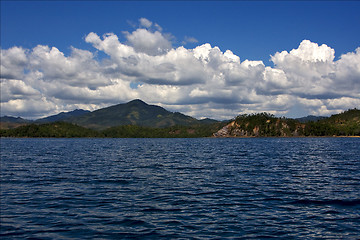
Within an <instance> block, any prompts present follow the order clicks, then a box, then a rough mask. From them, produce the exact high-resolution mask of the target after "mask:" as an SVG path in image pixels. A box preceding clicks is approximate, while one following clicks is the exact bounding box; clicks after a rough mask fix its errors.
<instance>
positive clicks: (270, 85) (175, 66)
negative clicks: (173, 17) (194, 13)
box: [1, 18, 360, 119]
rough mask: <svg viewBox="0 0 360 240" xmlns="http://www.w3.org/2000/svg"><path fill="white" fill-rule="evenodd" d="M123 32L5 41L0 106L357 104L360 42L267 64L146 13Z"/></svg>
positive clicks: (227, 111) (223, 110)
mask: <svg viewBox="0 0 360 240" xmlns="http://www.w3.org/2000/svg"><path fill="white" fill-rule="evenodd" d="M122 34H123V36H124V37H125V39H126V41H124V42H121V41H120V40H119V37H118V36H117V35H116V34H114V33H108V34H105V35H103V36H99V35H98V34H97V33H94V32H91V33H89V34H88V35H87V36H86V37H85V41H86V42H87V43H88V44H90V45H91V46H92V47H93V48H94V50H93V51H89V50H82V49H77V48H74V47H72V48H71V53H70V54H69V55H68V56H66V55H65V54H64V53H63V52H61V51H60V50H59V49H57V48H56V47H50V46H43V45H38V46H36V47H34V48H33V49H24V48H22V47H17V46H14V47H12V48H9V49H1V115H12V116H22V117H28V118H37V117H41V116H44V115H50V114H55V113H58V112H60V111H69V110H73V109H76V108H82V109H89V110H95V109H98V108H101V107H105V106H109V105H112V104H118V103H123V102H127V101H130V100H132V99H136V98H139V99H142V100H144V101H146V102H148V103H151V104H158V105H161V106H163V107H165V108H167V109H169V110H172V111H180V112H183V113H185V114H188V115H191V116H194V117H197V118H202V117H210V118H215V119H230V118H232V117H234V116H236V115H238V114H241V113H252V112H263V111H266V112H270V113H273V114H276V115H296V114H300V115H305V114H314V115H329V114H332V113H337V112H340V111H343V110H346V109H348V108H354V107H358V106H360V48H357V49H355V51H354V52H349V53H346V54H343V55H341V57H340V58H339V59H338V60H335V51H334V49H332V48H330V47H329V46H327V45H325V44H322V45H320V46H319V45H318V44H317V43H314V42H311V41H309V40H303V41H302V42H300V44H299V47H298V48H296V49H293V50H291V51H290V52H287V51H282V52H276V53H274V55H272V56H270V57H271V61H272V62H273V64H274V66H265V64H264V63H263V62H262V61H252V60H248V59H245V60H240V58H239V57H238V56H236V55H235V54H234V53H233V52H231V51H230V50H226V51H222V50H220V49H219V48H218V47H216V46H211V45H210V44H209V43H206V44H202V45H199V46H197V47H195V48H192V49H188V48H185V47H184V46H180V47H174V46H173V43H172V39H173V37H172V35H171V34H165V33H163V31H162V28H161V27H160V26H159V25H158V24H156V23H153V22H151V21H150V20H148V19H145V18H141V19H140V20H139V27H138V28H137V29H136V30H134V31H133V32H122ZM185 39H186V42H192V43H196V42H197V40H196V39H195V38H193V37H186V38H185ZM184 42H185V41H184ZM184 42H183V43H184ZM99 52H102V53H104V55H105V56H106V57H103V58H100V57H98V53H99ZM300 115H299V116H300Z"/></svg>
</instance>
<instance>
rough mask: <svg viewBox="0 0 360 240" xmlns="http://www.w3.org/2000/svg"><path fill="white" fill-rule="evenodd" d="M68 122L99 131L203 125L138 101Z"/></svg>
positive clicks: (189, 118) (98, 111)
mask: <svg viewBox="0 0 360 240" xmlns="http://www.w3.org/2000/svg"><path fill="white" fill-rule="evenodd" d="M67 121H69V122H71V123H75V124H78V125H80V126H83V127H88V128H92V129H97V130H104V129H106V128H109V127H115V126H122V125H138V126H146V127H154V128H164V127H170V126H175V125H182V126H189V125H194V124H199V123H201V122H200V121H199V120H197V119H195V118H193V117H190V116H186V115H184V114H182V113H178V112H176V113H173V112H169V111H167V110H166V109H164V108H162V107H160V106H156V105H149V104H147V103H145V102H143V101H141V100H138V99H137V100H133V101H131V102H128V103H124V104H118V105H114V106H110V107H107V108H102V109H99V110H96V111H94V112H91V113H88V114H84V115H82V116H80V117H76V118H70V119H69V120H67Z"/></svg>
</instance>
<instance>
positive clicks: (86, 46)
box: [1, 1, 360, 118]
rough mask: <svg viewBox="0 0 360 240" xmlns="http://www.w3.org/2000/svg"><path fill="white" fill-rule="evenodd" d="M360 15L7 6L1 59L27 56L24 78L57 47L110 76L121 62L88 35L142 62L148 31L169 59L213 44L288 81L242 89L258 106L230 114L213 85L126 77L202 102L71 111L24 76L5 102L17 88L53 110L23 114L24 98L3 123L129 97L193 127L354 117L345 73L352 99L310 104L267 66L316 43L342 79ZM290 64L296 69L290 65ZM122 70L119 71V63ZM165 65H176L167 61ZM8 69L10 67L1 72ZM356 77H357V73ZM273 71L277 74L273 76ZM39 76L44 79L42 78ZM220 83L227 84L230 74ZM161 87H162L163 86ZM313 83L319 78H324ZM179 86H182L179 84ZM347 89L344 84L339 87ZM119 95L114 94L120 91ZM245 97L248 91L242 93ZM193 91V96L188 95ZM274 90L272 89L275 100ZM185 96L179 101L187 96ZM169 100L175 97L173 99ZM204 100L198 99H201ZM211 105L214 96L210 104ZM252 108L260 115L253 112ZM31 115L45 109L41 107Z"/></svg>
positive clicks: (258, 8) (343, 9) (238, 4)
mask: <svg viewBox="0 0 360 240" xmlns="http://www.w3.org/2000/svg"><path fill="white" fill-rule="evenodd" d="M359 10H360V2H358V1H349V2H344V1H318V2H317V1H298V2H291V1H195V2H193V1H175V2H174V1H171V2H170V1H157V2H155V1H139V2H136V1H135V2H134V1H55V2H53V1H1V49H3V50H9V49H12V48H13V47H15V46H16V47H18V48H21V49H22V50H24V53H25V55H26V59H27V60H24V61H25V62H27V67H24V70H23V71H24V72H33V73H35V72H36V71H40V70H39V69H40V68H43V66H41V67H39V66H37V68H36V69H35V68H33V64H30V65H31V67H29V63H30V61H31V59H33V58H31V56H30V55H31V54H33V53H34V52H35V51H34V48H36V47H37V46H38V45H42V46H48V47H49V48H50V49H51V48H52V47H55V48H56V49H58V50H59V51H60V52H61V53H63V54H64V56H65V57H70V56H71V54H72V53H73V52H74V51H73V48H76V49H81V50H85V51H89V52H91V53H92V54H94V56H93V57H92V59H93V60H96V64H102V66H103V67H104V64H105V63H104V61H103V60H104V59H106V58H109V59H111V60H114V59H116V58H117V57H119V56H117V57H116V56H112V55H111V54H110V53H111V50H107V51H108V52H106V51H105V50H103V48H102V47H98V48H97V47H95V45H96V44H95V43H94V42H93V41H91V40H88V41H86V38H87V37H88V36H89V33H95V34H97V35H98V36H99V37H100V38H102V37H103V35H104V34H107V33H113V34H114V35H116V36H117V37H118V41H119V42H120V43H122V44H125V45H129V46H132V47H134V49H135V52H140V50H139V49H140V48H136V46H135V44H136V43H135V42H134V41H135V40H134V38H131V37H130V35H132V34H133V36H134V37H135V32H136V30H137V29H141V28H143V29H146V31H148V32H149V33H152V34H155V32H159V34H161V37H163V38H164V39H163V40H164V41H165V40H166V41H168V42H167V43H166V44H171V47H168V48H166V49H165V50H164V52H162V53H163V54H164V53H165V52H168V51H169V50H170V49H177V48H178V47H179V46H182V45H183V46H184V47H185V49H187V50H189V51H190V50H191V49H195V48H196V47H199V46H202V45H204V44H207V43H209V44H210V45H211V48H214V47H216V46H217V47H218V48H219V50H220V51H221V52H222V53H225V51H226V50H230V51H231V52H232V53H233V54H234V55H236V56H238V57H239V58H240V62H241V63H242V62H243V61H245V60H246V59H248V60H250V61H262V63H263V69H262V70H261V71H262V72H261V76H263V75H264V71H265V68H266V67H271V68H276V69H278V70H281V71H285V72H284V73H285V75H286V77H287V81H288V82H286V83H285V82H282V83H281V84H282V85H281V84H280V85H281V86H280V85H279V83H277V84H278V85H276V83H275V82H273V83H271V84H270V82H269V79H267V80H266V81H268V82H266V84H265V82H259V85H261V84H263V85H264V86H263V87H262V89H260V88H258V89H249V87H248V85H246V84H245V85H246V86H245V85H244V87H246V88H248V91H247V94H249V93H250V92H254V91H255V92H256V95H257V96H254V98H253V99H247V100H245V99H239V100H237V101H234V103H231V104H229V100H225V99H222V98H221V97H218V96H216V94H214V93H213V92H211V91H210V90H209V89H210V88H212V87H214V85H213V84H212V85H206V83H205V82H202V80H199V79H196V80H194V82H191V83H190V82H189V81H190V80H189V79H187V78H186V77H184V79H178V80H179V81H180V82H177V83H176V84H174V83H173V82H172V83H169V82H167V79H165V80H161V81H158V82H156V83H155V82H154V80H153V79H154V76H151V77H150V76H148V77H147V78H146V77H144V78H134V77H133V76H130V75H129V74H126V73H124V72H119V75H118V76H121V77H119V78H121V79H120V80H121V81H126V85H131V86H134V85H137V84H140V85H141V86H145V87H147V86H148V85H149V88H150V87H156V88H157V89H158V88H162V91H166V90H165V88H168V87H171V86H174V85H176V86H187V87H189V89H187V90H186V91H187V94H188V95H189V94H190V93H191V92H192V95H193V96H195V95H196V96H197V98H194V99H193V101H188V102H187V101H185V100H184V99H183V97H179V98H178V100H179V102H177V103H175V102H174V101H172V100H170V99H166V98H167V96H165V95H166V94H163V95H161V94H160V93H159V95H158V96H162V97H163V98H164V99H162V98H155V97H149V96H146V95H142V93H140V92H137V93H134V94H133V95H128V96H126V97H125V96H123V97H119V98H116V99H115V100H114V101H109V100H108V99H104V98H99V100H98V101H90V100H89V99H86V100H83V101H82V100H80V99H78V100H75V98H74V101H72V102H71V101H69V98H71V97H68V99H62V98H61V97H57V96H54V95H52V94H50V93H48V92H47V93H45V92H46V91H47V90H48V89H49V86H47V87H45V86H42V89H40V88H39V87H37V86H35V85H31V84H35V83H34V80H33V79H32V80H29V79H30V75H26V76H25V75H23V76H17V77H16V78H14V79H12V80H11V79H10V80H11V81H12V82H11V84H10V82H6V80H4V79H8V78H7V77H2V79H3V80H2V85H3V84H4V86H5V84H8V83H9V84H10V85H11V86H12V88H11V87H9V89H10V90H8V91H7V92H6V93H4V94H8V95H11V94H12V92H11V89H13V88H14V86H13V85H14V84H18V85H19V84H20V85H21V84H24V86H25V85H26V86H28V87H31V88H32V89H31V91H30V90H29V89H28V90H29V91H30V92H32V93H33V94H35V92H36V91H37V92H38V94H40V95H41V97H40V96H38V97H39V99H41V98H42V99H44V98H45V100H43V101H45V102H47V103H48V102H51V104H50V103H49V105H46V104H45V103H44V104H45V105H46V107H45V108H46V109H47V110H46V111H45V110H44V111H41V110H40V109H33V110H32V107H31V106H30V105H29V106H25V105H24V104H23V105H21V104H20V103H19V101H20V100H24V101H25V98H26V97H25V96H24V98H21V96H19V97H17V98H11V97H10V96H9V97H7V98H4V99H2V108H3V109H4V110H2V113H1V114H2V115H4V114H12V115H15V114H18V115H20V116H27V117H33V118H34V117H37V116H40V115H46V114H50V113H55V112H56V111H66V110H71V109H72V108H74V107H85V108H88V109H96V108H99V107H103V106H106V105H109V104H113V103H116V102H121V101H127V100H131V99H130V98H131V97H132V96H137V97H139V98H142V99H143V100H145V101H148V102H150V103H154V104H160V105H162V106H164V107H166V108H168V109H170V110H174V111H175V110H176V111H177V110H178V111H182V112H185V113H187V114H190V115H193V116H195V117H214V118H226V117H229V116H231V115H237V114H239V113H244V112H258V111H269V112H273V113H275V114H277V115H287V116H300V115H302V114H305V115H306V114H325V115H326V114H331V113H336V112H339V111H341V110H346V108H348V107H355V106H354V105H356V104H357V103H358V99H359V95H358V93H356V92H354V91H358V88H357V87H358V84H359V81H360V80H359V79H358V76H357V75H356V74H355V75H354V74H353V73H347V74H348V75H349V74H350V75H351V77H350V78H351V81H352V82H350V83H349V84H350V85H354V86H355V87H353V89H352V91H353V92H346V91H345V90H344V92H343V93H339V94H338V93H336V92H335V90H334V91H329V92H324V89H319V90H317V91H314V93H311V94H310V95H311V96H308V95H309V94H308V93H306V92H304V93H303V94H300V93H299V91H308V90H307V89H299V86H297V87H296V86H293V85H292V88H291V91H290V90H289V92H286V91H285V87H289V88H290V85H291V84H290V82H291V83H293V82H294V81H300V80H298V79H299V77H294V78H293V79H292V78H291V77H292V76H293V75H294V73H293V72H289V70H288V69H289V67H285V63H280V62H279V61H280V60H281V61H283V60H284V59H280V55H279V59H278V60H276V59H274V61H277V63H278V64H277V66H275V65H276V64H275V63H274V61H273V60H270V58H271V55H272V56H275V54H276V53H281V52H282V51H287V52H288V53H290V51H291V50H293V49H298V48H299V47H300V43H302V41H303V40H309V41H310V42H311V43H313V44H317V46H318V47H319V49H317V50H316V51H318V50H319V51H320V52H321V51H323V50H324V49H325V48H323V50H320V46H322V45H323V44H325V45H326V46H327V47H328V49H327V50H329V51H330V49H332V50H334V59H331V57H330V58H329V59H330V60H331V61H332V63H333V65H334V66H332V67H333V68H334V69H336V71H337V70H338V69H340V67H339V66H338V65H341V64H340V62H339V61H338V60H340V56H341V55H343V54H348V53H351V52H352V53H355V51H356V49H357V48H358V47H359V46H360V31H359V30H358V28H359V27H358V26H359V24H360V14H358V13H359ZM140 19H146V20H147V21H149V22H151V23H152V25H151V27H149V28H147V27H145V26H144V25H141V22H140ZM157 26H159V27H157ZM125 32H127V33H128V34H126V33H125ZM139 34H140V33H139ZM136 36H140V35H136ZM154 36H155V35H154ZM102 39H104V38H102ZM131 39H133V40H131ZM185 39H188V40H189V39H192V40H193V41H185V42H184V40H185ZM195 40H196V41H195ZM163 43H164V42H163ZM138 44H140V43H138ZM164 44H165V43H164ZM166 44H165V45H166ZM305 45H306V44H305V43H304V45H303V48H302V49H303V50H304V49H305V48H306V46H307V47H309V48H312V49H313V47H312V46H313V45H311V44H307V45H306V46H305ZM162 46H163V45H162ZM314 46H315V45H314ZM142 47H144V46H142ZM147 47H150V46H147ZM14 51H15V50H14ZM49 51H50V50H49ZM304 51H305V50H304ZM109 52H110V53H109ZM330 52H331V51H330ZM318 53H319V52H317V54H318ZM307 54H308V53H307ZM5 55H6V56H5ZM289 55H290V54H289ZM295 55H296V54H295ZM315 55H316V54H315ZM315 55H314V56H315ZM330 55H331V54H330ZM9 56H10V52H9V53H5V52H4V56H2V58H4V59H5V57H8V58H7V59H9V63H8V64H9V66H10V65H11V64H13V65H14V64H15V62H10V60H11V58H10V57H9ZM296 56H299V55H296ZM301 56H303V55H301ZM135 57H136V58H137V57H139V56H135ZM355 57H357V55H356V56H355ZM303 59H304V58H303ZM324 59H325V58H324ZM324 59H322V60H324ZM356 59H357V58H356ZM312 60H314V61H315V60H316V61H317V60H318V58H317V57H315V58H314V59H312ZM287 61H288V63H289V64H290V62H289V61H290V60H287ZM324 61H325V60H324ZM44 64H45V63H44ZM59 64H60V63H59ZM94 64H95V63H94ZM107 64H108V63H107ZM116 64H120V63H119V62H116ZM161 64H164V62H161ZM166 64H168V65H169V64H173V63H171V61H170V60H168V61H167V62H166ZM13 65H11V66H13ZM280 65H281V67H280ZM9 66H7V69H10V68H11V67H9ZM341 66H342V65H341ZM5 67H6V66H5V65H4V69H5ZM354 67H355V72H356V68H357V65H355V66H354ZM179 68H180V67H179V66H176V69H179ZM276 69H275V70H274V71H272V70H273V69H271V71H272V72H271V74H272V75H271V76H273V74H274V72H276V71H277V70H276ZM311 69H313V68H311ZM334 69H333V70H331V71H330V72H326V73H323V74H322V75H328V76H330V75H331V74H332V72H334V71H335V70H334ZM341 69H342V68H341ZM212 70H214V69H212ZM259 71H260V70H259ZM269 71H270V69H268V72H269ZM40 72H42V73H45V71H44V70H43V69H42V70H41V71H40ZM206 72H208V70H206ZM281 74H282V73H281ZM50 75H51V74H46V73H45V74H44V76H42V78H41V79H40V80H41V81H43V82H49V81H48V79H50V78H49V77H48V78H47V77H46V76H50ZM123 75H126V76H123ZM180 75H181V74H180ZM220 75H221V76H222V75H224V73H221V74H220ZM220 75H219V76H220ZM343 75H344V74H343V73H341V74H340V73H338V74H337V76H343ZM51 76H52V75H51ZM181 76H182V75H181ZM269 76H270V75H269ZM156 77H157V78H159V76H156ZM192 77H193V78H196V77H194V76H192ZM312 77H317V75H316V76H315V75H314V76H312ZM101 78H102V79H103V78H109V76H108V75H106V76H105V75H104V76H102V77H101ZM112 78H113V77H112ZM160 78H161V77H160ZM15 80H16V81H22V82H23V83H20V82H15ZM120 80H119V81H120ZM182 80H183V82H181V81H182ZM79 81H80V80H79ZM79 81H78V82H79ZM204 81H206V80H204ZM224 81H228V83H227V84H225V85H223V86H222V87H221V88H222V89H223V90H224V92H226V90H227V89H230V85H229V84H230V82H231V81H230V80H229V79H225V80H224ZM248 81H250V82H251V81H252V80H250V79H248ZM274 81H275V80H274ZM329 81H335V80H334V79H333V78H331V77H329V79H323V80H322V82H321V83H324V86H323V88H326V86H327V85H326V84H329V83H328V82H329ZM336 81H337V82H336V84H340V82H341V81H343V80H341V81H340V80H339V79H336ZM159 82H161V84H159ZM200 82H202V83H204V85H203V86H205V85H206V86H207V87H203V86H201V85H199V83H200ZM241 82H244V81H241ZM56 83H58V82H56ZM108 84H110V83H108ZM196 84H198V85H196ZM233 84H239V82H237V83H235V82H234V81H233ZM342 84H344V83H343V82H342ZM18 85H17V86H18ZM105 85H106V84H105V83H104V84H98V85H96V86H95V85H94V86H92V85H91V86H89V85H86V84H82V83H81V84H80V83H78V84H72V85H71V87H84V88H87V89H90V90H94V89H95V90H96V89H98V88H100V87H105ZM120 85H121V84H120ZM120 85H117V86H118V87H120ZM265 85H266V86H265ZM21 86H23V85H21ZM106 86H109V85H106ZM121 86H122V85H121ZM279 86H280V87H279ZM145 87H144V88H145ZM238 87H241V86H240V85H238ZM191 88H192V91H190V89H191ZM264 88H266V89H264ZM269 88H274V89H270V90H269ZM275 88H276V89H275ZM64 89H65V87H64ZM134 90H136V89H134ZM182 90H183V89H181V90H179V91H182ZM195 90H196V91H195ZM197 90H198V91H197ZM4 91H5V90H4ZM24 91H25V90H24ZM74 91H75V90H74ZM124 91H126V90H124ZM149 91H150V90H149ZM151 91H152V90H151ZM184 91H185V90H184ZM186 91H185V92H186ZM230 91H231V93H229V96H230V97H231V96H233V95H236V91H239V89H230ZM25 92H26V91H25ZM185 92H182V93H176V94H179V95H181V94H184V95H186V93H185ZM205 92H206V94H205ZM200 93H201V94H200ZM49 94H50V95H49ZM94 94H95V93H94ZM168 94H169V96H171V94H170V93H168ZM243 94H245V92H244V93H243ZM12 95H14V94H12ZM20 95H21V94H20ZM25 95H26V94H25ZM59 95H61V94H59ZM65 95H66V94H65ZM95 95H96V94H95ZM200 95H201V97H199V96H200ZM205 95H206V96H207V98H206V99H205V97H204V96H205ZM260 95H261V96H267V98H264V99H263V101H266V102H269V101H271V103H273V105H274V107H271V106H272V104H267V105H261V104H260V105H259V104H258V103H259V102H261V101H262V100H261V97H259V96H260ZM285 95H288V97H285ZM335 95H336V96H335ZM274 96H276V97H278V99H275V98H274ZM270 98H271V100H270ZM297 98H299V99H297ZM345 98H346V99H345ZM349 98H350V99H349ZM281 99H282V100H281ZM314 100H319V101H320V102H322V103H320V102H317V103H316V102H314ZM335 100H337V101H338V102H337V103H336V104H335V103H334V101H335ZM11 101H12V102H11ZM196 101H198V102H196ZM281 101H292V102H293V104H290V105H286V106H285V105H284V104H281V103H278V102H281ZM326 101H327V102H326ZM250 102H251V103H253V104H254V105H253V106H251V104H250ZM330 102H331V103H330ZM339 102H343V103H344V104H340V103H339ZM222 103H223V104H226V106H225V105H221V104H222ZM14 104H15V105H16V104H17V105H16V106H17V108H16V109H17V110H16V111H17V112H15V111H10V108H13V107H14ZM19 104H20V105H21V106H23V107H21V106H20V105H19ZM201 104H203V105H201ZM331 104H332V105H331ZM34 105H37V106H38V104H35V103H34ZM343 108H345V109H343ZM7 109H9V110H7ZM189 109H190V110H189ZM197 109H208V110H209V111H208V113H209V114H206V112H205V111H204V112H203V113H199V112H198V111H197Z"/></svg>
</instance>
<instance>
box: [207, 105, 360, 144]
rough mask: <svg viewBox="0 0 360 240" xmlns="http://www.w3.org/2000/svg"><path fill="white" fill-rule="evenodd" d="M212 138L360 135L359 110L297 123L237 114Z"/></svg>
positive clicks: (273, 117) (266, 115)
mask: <svg viewBox="0 0 360 240" xmlns="http://www.w3.org/2000/svg"><path fill="white" fill-rule="evenodd" d="M213 135H214V136H215V137H254V136H255V137H272V136H283V137H291V136H360V110H357V109H351V110H348V111H345V112H343V113H339V114H335V115H332V116H331V117H329V118H324V119H322V120H317V121H316V122H314V121H310V122H306V123H301V122H299V121H298V120H295V119H288V118H277V117H275V116H273V115H271V114H268V113H258V114H251V115H247V114H244V115H240V116H238V117H236V118H235V120H233V121H231V122H230V123H229V124H227V125H226V126H224V127H223V128H222V129H220V130H219V131H217V132H216V133H214V134H213Z"/></svg>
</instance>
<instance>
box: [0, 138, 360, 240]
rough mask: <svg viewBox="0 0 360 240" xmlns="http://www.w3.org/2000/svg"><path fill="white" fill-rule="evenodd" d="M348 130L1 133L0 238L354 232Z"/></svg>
mask: <svg viewBox="0 0 360 240" xmlns="http://www.w3.org/2000/svg"><path fill="white" fill-rule="evenodd" d="M359 143H360V139H359V138H251V139H1V203H0V204H1V205H0V206H1V232H0V237H1V238H2V239H26V238H28V239H31V238H33V239H34V238H36V239H94V238H95V239H136V238H138V239H234V238H237V239H263V238H277V239H281V238H283V239H303V238H305V239H359V238H360V157H359V156H360V148H359V146H360V144H359Z"/></svg>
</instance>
